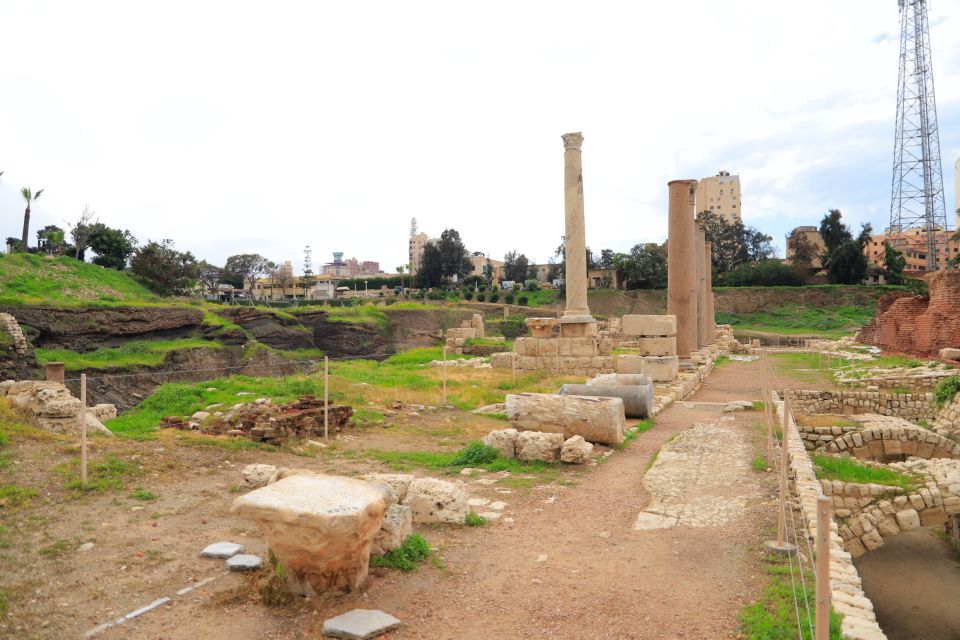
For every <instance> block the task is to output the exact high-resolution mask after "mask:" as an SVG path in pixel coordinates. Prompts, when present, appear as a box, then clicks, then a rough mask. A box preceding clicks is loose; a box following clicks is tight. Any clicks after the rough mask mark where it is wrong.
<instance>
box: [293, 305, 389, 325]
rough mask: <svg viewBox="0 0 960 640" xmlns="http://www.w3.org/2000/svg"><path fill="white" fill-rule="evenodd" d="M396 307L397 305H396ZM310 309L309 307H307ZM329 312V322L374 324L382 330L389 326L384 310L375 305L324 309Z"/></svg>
mask: <svg viewBox="0 0 960 640" xmlns="http://www.w3.org/2000/svg"><path fill="white" fill-rule="evenodd" d="M394 307H396V305H394ZM306 308H309V307H306ZM323 310H324V311H326V312H327V320H328V321H329V322H353V323H360V324H372V325H375V326H377V327H380V328H381V329H383V328H386V326H387V315H386V314H385V313H384V312H383V309H381V308H380V307H376V306H374V305H368V304H365V305H362V306H359V307H324V308H323Z"/></svg>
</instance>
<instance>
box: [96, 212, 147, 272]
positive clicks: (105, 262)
mask: <svg viewBox="0 0 960 640" xmlns="http://www.w3.org/2000/svg"><path fill="white" fill-rule="evenodd" d="M93 226H94V229H93V230H92V231H91V233H90V238H89V240H90V249H91V250H92V251H93V252H94V253H95V254H97V255H96V257H94V259H93V263H94V264H98V265H100V266H101V267H106V268H108V269H117V270H119V271H122V270H123V269H125V268H126V267H127V260H129V259H130V256H132V255H133V253H134V252H135V251H136V250H137V239H136V238H134V237H133V235H132V234H131V233H130V232H129V231H127V230H126V229H124V230H123V231H121V230H120V229H112V228H110V227H108V226H107V225H105V224H103V223H101V222H98V223H96V224H95V225H93Z"/></svg>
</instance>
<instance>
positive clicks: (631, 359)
mask: <svg viewBox="0 0 960 640" xmlns="http://www.w3.org/2000/svg"><path fill="white" fill-rule="evenodd" d="M616 368H617V373H618V374H622V373H627V374H631V373H632V374H637V373H640V374H642V373H643V356H629V355H620V356H617V362H616Z"/></svg>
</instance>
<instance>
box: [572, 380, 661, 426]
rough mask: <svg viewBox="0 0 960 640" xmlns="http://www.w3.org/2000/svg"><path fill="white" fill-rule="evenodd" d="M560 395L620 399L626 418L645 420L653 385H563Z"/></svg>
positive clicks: (650, 404)
mask: <svg viewBox="0 0 960 640" xmlns="http://www.w3.org/2000/svg"><path fill="white" fill-rule="evenodd" d="M560 395H562V396H566V395H570V396H593V397H602V398H620V399H621V400H623V411H624V415H625V416H626V417H628V418H646V417H647V416H649V415H650V412H651V411H652V410H653V385H649V384H648V385H645V386H640V385H619V384H606V385H600V384H595V385H587V384H565V385H563V386H562V387H560Z"/></svg>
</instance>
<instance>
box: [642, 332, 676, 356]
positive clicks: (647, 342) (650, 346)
mask: <svg viewBox="0 0 960 640" xmlns="http://www.w3.org/2000/svg"><path fill="white" fill-rule="evenodd" d="M637 343H638V345H637V346H638V347H639V348H640V354H641V355H644V356H675V355H677V337H676V336H670V337H665V338H638V339H637Z"/></svg>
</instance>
